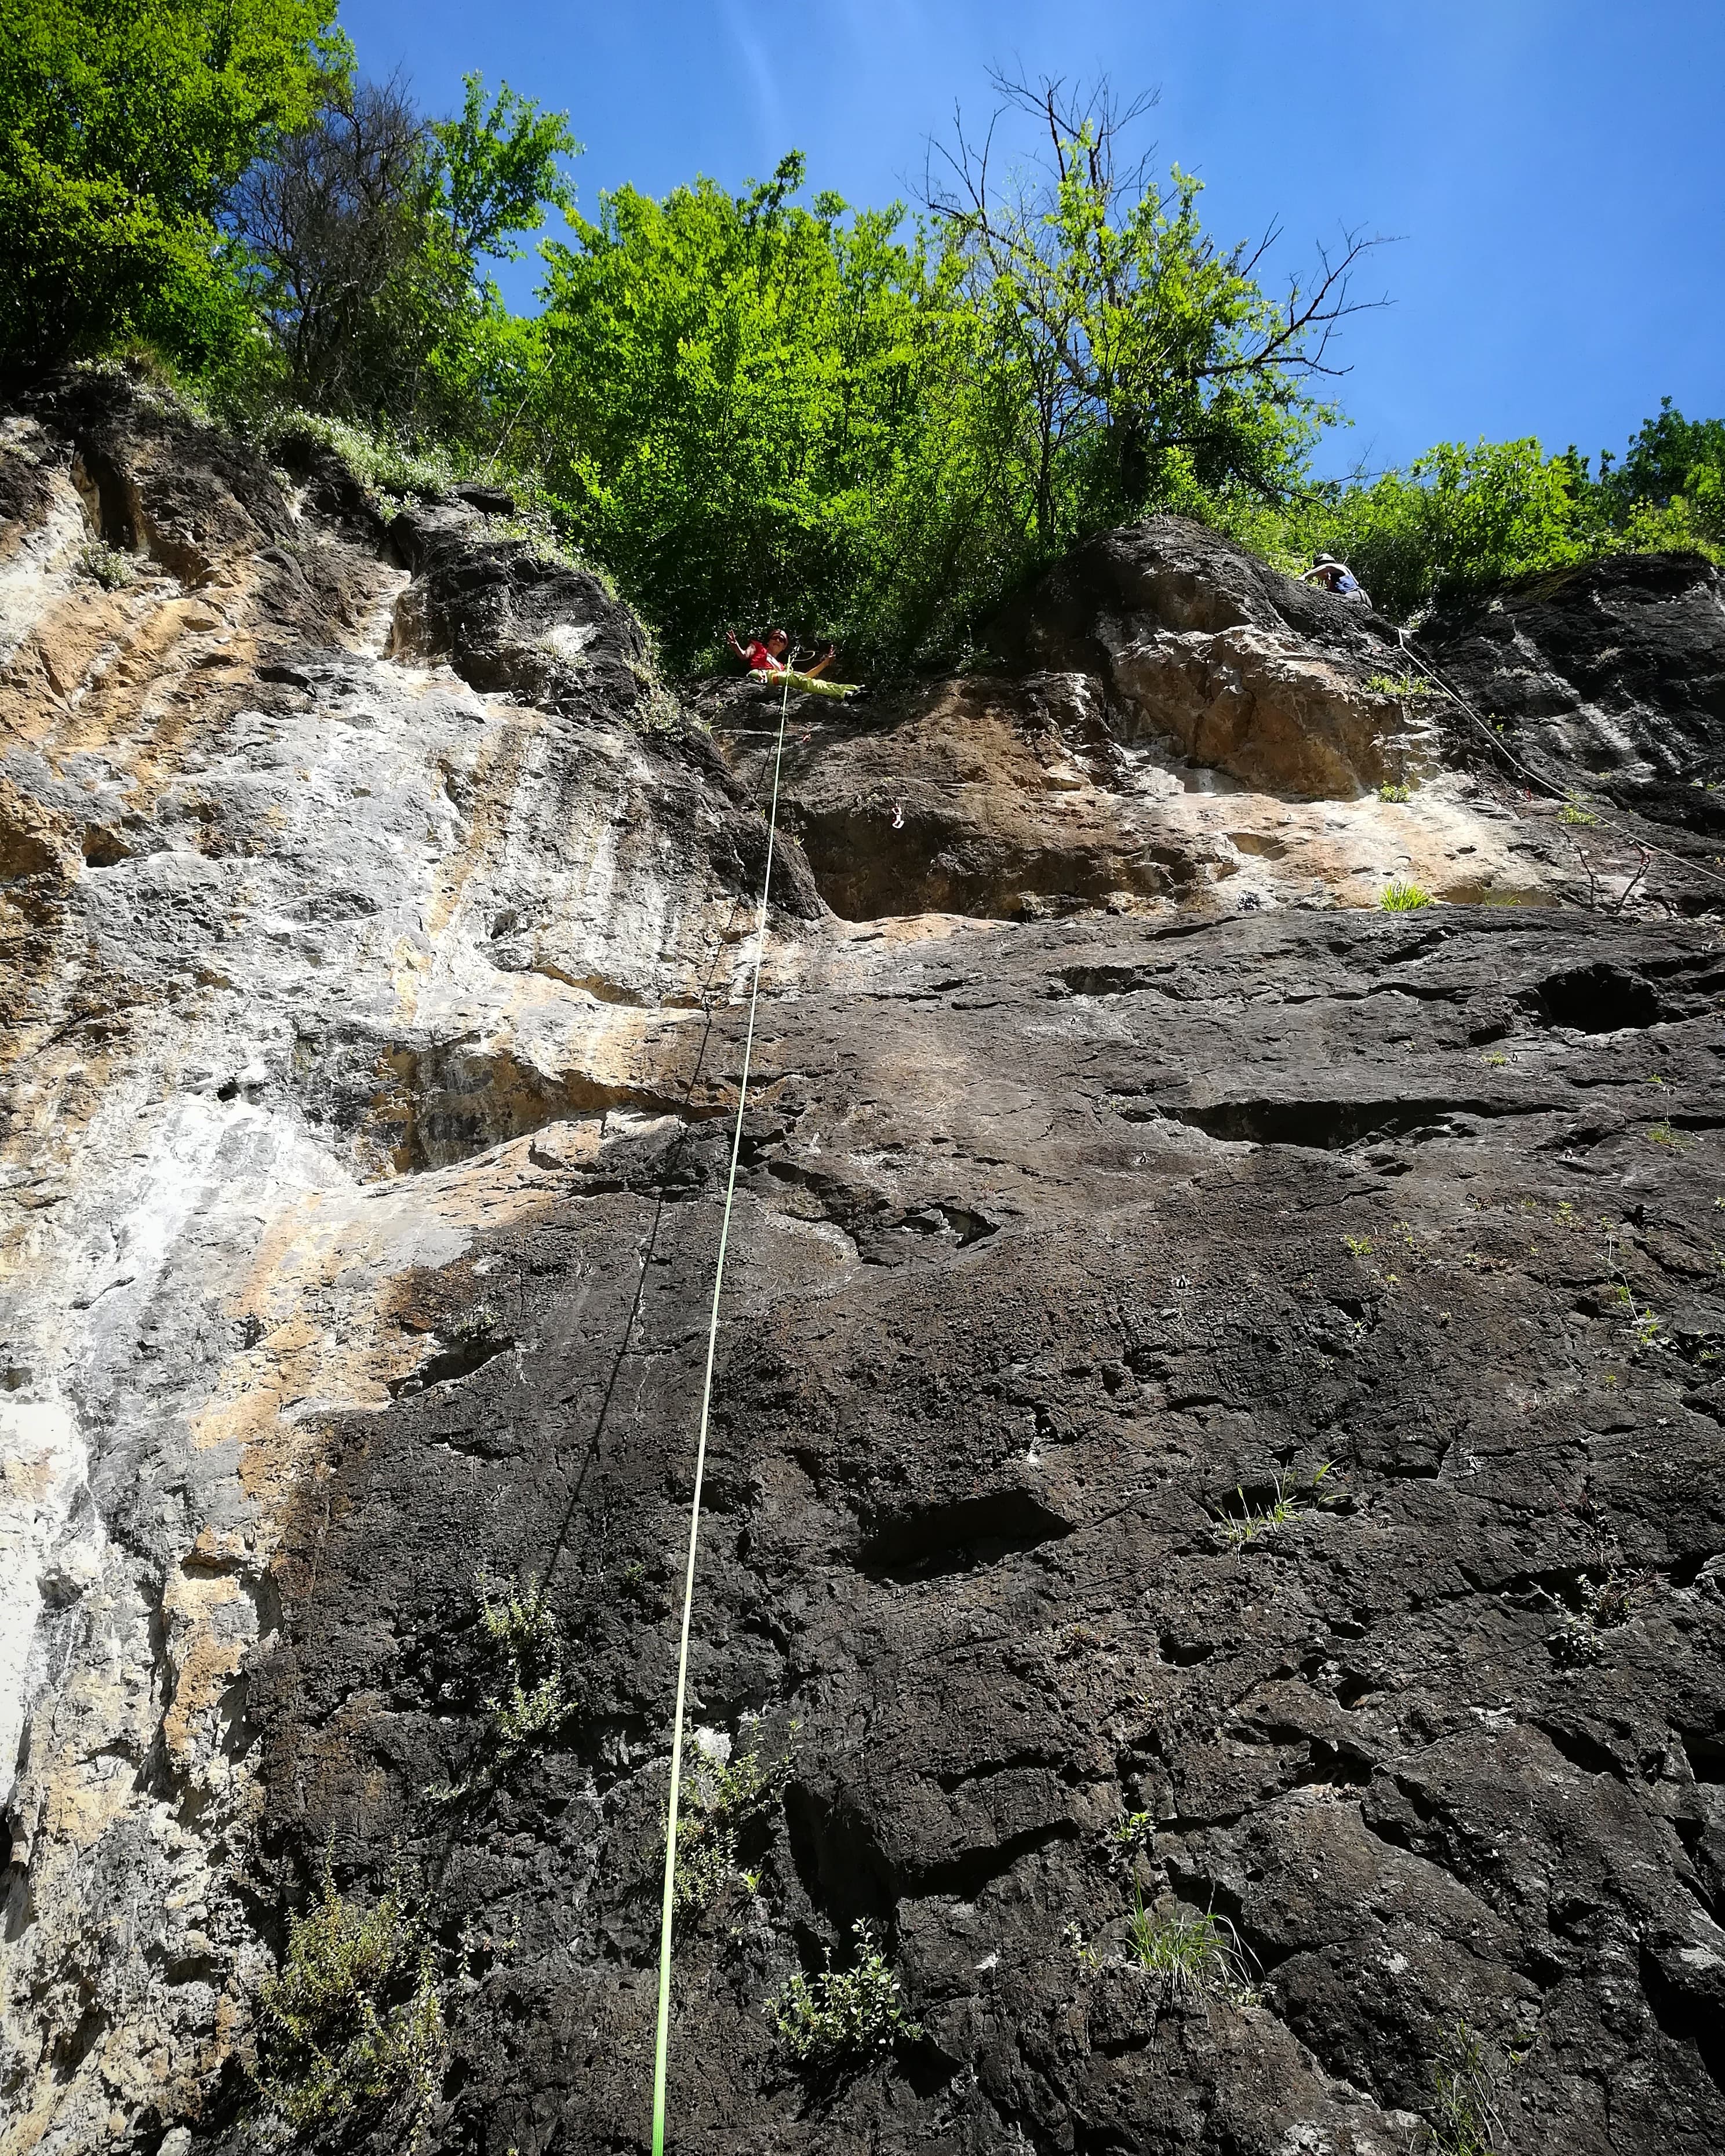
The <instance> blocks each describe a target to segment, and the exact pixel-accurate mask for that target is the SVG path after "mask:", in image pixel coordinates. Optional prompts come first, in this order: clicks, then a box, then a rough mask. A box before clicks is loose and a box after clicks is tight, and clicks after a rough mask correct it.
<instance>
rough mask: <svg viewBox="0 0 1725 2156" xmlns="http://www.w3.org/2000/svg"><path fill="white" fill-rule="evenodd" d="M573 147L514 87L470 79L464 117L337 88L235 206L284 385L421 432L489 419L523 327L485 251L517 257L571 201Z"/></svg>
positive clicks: (293, 396)
mask: <svg viewBox="0 0 1725 2156" xmlns="http://www.w3.org/2000/svg"><path fill="white" fill-rule="evenodd" d="M578 147H579V145H578V143H577V142H576V141H575V139H574V137H573V136H572V135H571V134H570V132H569V131H568V127H567V123H566V119H565V116H564V115H560V114H542V113H541V112H540V110H539V109H538V107H537V105H536V104H535V103H534V101H533V100H531V98H523V97H520V96H517V95H516V93H515V92H514V91H513V90H511V89H510V87H509V85H507V84H505V85H503V87H502V88H501V90H500V91H499V93H498V95H496V97H495V99H493V100H491V101H490V103H489V104H488V103H487V101H486V98H485V90H484V87H483V85H482V84H481V81H480V78H479V76H477V75H469V76H468V77H467V78H466V83H465V102H464V104H463V107H462V110H461V112H460V114H459V116H458V117H456V118H454V119H453V120H445V121H433V122H430V123H428V122H426V121H424V120H423V119H422V118H421V117H420V115H418V112H417V111H416V110H414V108H413V105H412V103H411V102H410V100H408V97H407V95H406V94H405V93H404V92H403V90H401V89H400V88H399V87H398V85H395V84H393V83H391V84H383V85H378V84H374V83H355V82H353V81H352V80H346V79H343V80H339V81H336V82H335V83H333V84H331V86H330V88H329V90H328V92H327V94H326V96H325V97H324V99H323V100H322V103H321V105H320V107H319V110H318V111H317V113H316V115H315V117H314V118H313V120H312V121H311V125H310V126H306V127H304V128H302V129H300V130H299V131H296V132H295V133H293V134H291V135H290V136H286V137H285V139H284V140H283V141H281V142H280V144H279V145H278V146H277V148H276V150H275V153H274V154H273V155H272V156H271V157H269V158H267V159H265V160H264V161H263V162H261V163H259V165H257V166H256V167H254V169H253V170H252V172H250V173H249V175H248V176H247V178H246V181H245V183H244V186H243V187H241V188H240V189H239V191H238V193H236V195H235V197H234V205H233V224H234V230H235V233H236V234H237V236H238V239H239V241H240V242H241V243H242V244H243V247H244V258H245V262H246V265H247V276H248V280H249V287H250V290H251V293H252V297H253V300H254V304H255V305H256V306H257V308H258V310H259V313H260V314H261V316H262V318H263V320H264V323H265V324H266V325H267V326H268V330H269V332H270V341H271V345H272V347H273V351H274V354H275V367H276V369H277V371H278V372H279V374H280V388H281V392H282V393H283V394H284V395H285V397H286V398H288V399H290V400H291V401H292V402H294V403H300V404H303V405H305V406H308V407H310V408H312V409H314V410H317V411H321V412H326V413H335V414H337V415H339V416H341V417H344V418H369V419H371V420H372V422H373V423H376V422H377V421H379V420H388V421H389V422H391V423H394V424H396V425H406V426H410V427H413V428H414V429H418V430H420V431H422V432H429V433H433V434H445V435H447V434H457V435H459V434H471V433H472V432H474V431H475V429H476V428H481V427H483V426H485V425H489V423H490V416H489V415H490V411H491V409H492V408H493V407H494V405H495V392H496V389H497V387H498V385H497V384H495V382H493V380H492V375H493V373H494V372H495V364H496V361H497V358H498V357H499V355H500V354H507V353H509V352H511V351H513V350H514V348H516V346H519V345H520V344H521V341H522V331H523V330H524V328H525V326H521V325H515V324H513V323H512V322H511V318H510V317H509V316H507V315H506V313H505V311H504V310H503V307H502V303H501V300H500V299H499V297H498V295H497V291H496V288H495V285H494V284H492V283H491V282H490V280H489V279H488V278H486V277H485V276H484V275H482V274H481V270H480V262H481V259H482V258H485V257H490V258H492V259H513V258H515V257H516V256H518V255H519V254H520V253H521V249H520V248H519V247H518V246H517V245H516V235H517V234H521V233H523V232H531V231H534V230H536V229H537V228H539V226H540V225H541V224H542V223H543V221H544V216H545V212H546V210H547V208H567V207H568V206H569V205H570V204H571V203H572V201H573V196H572V193H571V192H570V190H569V187H568V184H567V181H566V180H565V179H564V178H563V177H562V171H561V168H560V165H559V162H558V161H559V160H560V159H561V158H562V157H567V156H569V155H572V154H573V153H574V152H575V151H577V150H578ZM268 371H269V370H268V369H267V368H260V369H259V372H260V373H261V374H263V375H264V376H266V377H267V374H268Z"/></svg>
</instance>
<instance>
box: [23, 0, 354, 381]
mask: <svg viewBox="0 0 1725 2156" xmlns="http://www.w3.org/2000/svg"><path fill="white" fill-rule="evenodd" d="M333 16H334V5H333V0H0V372H3V373H4V375H5V376H7V377H10V378H13V379H16V378H17V377H19V376H21V375H24V374H28V373H30V372H36V371H39V370H41V369H43V368H45V367H50V366H52V365H54V364H55V363H57V362H59V360H61V359H62V358H64V357H65V356H66V355H67V354H68V353H70V352H85V351H91V350H95V349H99V348H100V347H102V346H105V345H106V344H108V343H110V341H113V340H114V339H116V337H119V336H124V335H126V334H127V333H132V332H137V333H142V334H145V335H150V336H157V338H159V339H160V340H161V341H164V342H165V343H167V345H168V346H170V347H171V348H172V349H174V350H175V351H176V352H177V353H178V354H179V355H180V356H182V357H188V358H190V359H192V360H193V362H200V361H203V360H204V359H207V358H208V357H210V356H211V355H212V354H213V352H214V351H215V349H216V348H217V347H218V346H220V345H221V344H223V342H225V341H230V340H232V339H233V338H234V337H235V336H242V335H243V334H244V322H245V317H244V306H243V302H242V300H241V298H240V295H239V288H238V285H237V283H236V280H235V278H234V270H233V266H232V264H231V260H230V258H229V251H228V249H226V248H225V247H224V245H223V240H222V237H221V235H220V234H219V232H218V229H217V226H216V223H215V218H216V215H217V213H218V210H219V208H220V207H221V205H222V203H223V200H224V199H225V198H226V195H227V193H228V190H229V189H230V188H231V187H233V186H234V183H235V182H236V181H238V179H239V177H240V175H241V173H242V172H244V170H245V168H246V167H247V166H248V165H249V163H250V162H252V160H253V159H254V157H257V156H258V155H259V152H260V151H263V150H264V148H266V147H267V146H269V144H270V141H272V140H273V139H274V137H275V136H276V135H277V134H278V133H279V132H280V131H282V130H284V129H288V128H292V127H295V126H300V124H302V123H303V122H304V121H305V119H306V118H307V116H308V115H310V113H311V110H312V108H313V106H314V105H315V103H316V98H317V96H318V94H319V91H320V89H321V85H322V82H323V80H325V78H326V76H327V75H328V74H331V72H335V73H339V72H340V71H341V69H342V68H343V67H344V66H345V64H346V58H347V47H346V43H345V40H343V39H341V38H340V37H339V35H338V34H337V33H334V32H333V31H332V29H331V22H332V19H333Z"/></svg>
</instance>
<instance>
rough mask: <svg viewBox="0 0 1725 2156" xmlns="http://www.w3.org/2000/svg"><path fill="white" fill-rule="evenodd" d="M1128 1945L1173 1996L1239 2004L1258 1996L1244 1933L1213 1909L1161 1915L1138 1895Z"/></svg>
mask: <svg viewBox="0 0 1725 2156" xmlns="http://www.w3.org/2000/svg"><path fill="white" fill-rule="evenodd" d="M1127 1952H1128V1955H1129V1958H1130V1961H1131V1963H1132V1966H1134V1967H1136V1968H1138V1969H1142V1970H1143V1971H1144V1973H1145V1974H1147V1975H1148V1976H1153V1977H1154V1978H1155V1979H1157V1981H1158V1983H1159V1984H1161V1986H1162V1988H1163V1991H1164V1993H1166V1994H1168V1996H1170V1997H1173V1998H1183V1999H1225V2000H1227V2001H1228V2002H1229V2004H1230V2005H1235V2006H1249V2005H1251V2004H1252V2003H1253V2001H1254V2000H1255V1999H1256V1997H1257V1994H1256V1992H1255V1990H1254V1989H1253V1987H1252V1984H1251V1979H1250V1974H1249V1972H1248V1970H1247V1967H1246V1959H1245V1948H1243V1947H1242V1946H1241V1945H1240V1934H1239V1933H1237V1932H1236V1931H1235V1928H1234V1927H1233V1925H1232V1924H1230V1922H1229V1921H1228V1919H1227V1918H1226V1917H1218V1916H1216V1915H1214V1913H1213V1912H1210V1911H1209V1910H1199V1909H1184V1908H1178V1907H1176V1908H1174V1909H1173V1910H1172V1911H1170V1912H1168V1913H1167V1914H1165V1915H1161V1916H1158V1915H1155V1914H1153V1912H1151V1911H1149V1910H1148V1909H1147V1908H1146V1907H1144V1904H1143V1901H1142V1897H1139V1898H1138V1900H1137V1906H1136V1907H1134V1909H1133V1911H1132V1923H1131V1928H1130V1929H1129V1930H1128V1932H1127Z"/></svg>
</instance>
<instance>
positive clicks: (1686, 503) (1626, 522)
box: [1599, 397, 1725, 547]
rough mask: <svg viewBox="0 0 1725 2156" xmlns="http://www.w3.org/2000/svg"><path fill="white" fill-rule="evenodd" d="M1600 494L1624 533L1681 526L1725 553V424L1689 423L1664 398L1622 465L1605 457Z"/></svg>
mask: <svg viewBox="0 0 1725 2156" xmlns="http://www.w3.org/2000/svg"><path fill="white" fill-rule="evenodd" d="M1599 488H1600V491H1601V493H1602V494H1604V496H1605V497H1606V499H1607V500H1608V502H1609V505H1610V507H1611V511H1612V513H1613V518H1614V521H1615V524H1616V525H1617V526H1619V527H1620V528H1622V529H1625V530H1629V531H1634V530H1635V528H1636V527H1637V524H1638V522H1641V521H1645V523H1646V524H1647V525H1648V526H1653V525H1657V524H1661V523H1663V524H1665V525H1666V526H1670V525H1671V524H1673V523H1681V524H1682V525H1685V526H1689V527H1691V528H1692V530H1693V531H1695V533H1696V534H1697V536H1699V537H1700V538H1701V540H1702V542H1704V543H1706V544H1708V545H1710V546H1712V547H1725V419H1686V418H1684V417H1683V415H1682V413H1681V412H1674V411H1673V410H1672V409H1671V398H1669V397H1662V398H1661V399H1660V403H1659V413H1658V416H1657V417H1656V418H1652V419H1648V420H1645V421H1644V422H1643V423H1642V426H1641V429H1640V433H1639V434H1636V436H1635V439H1634V440H1633V441H1632V442H1631V443H1630V446H1629V451H1628V454H1626V455H1625V458H1624V460H1623V462H1622V463H1621V464H1620V465H1619V464H1615V460H1614V459H1612V457H1611V456H1610V454H1609V452H1607V453H1606V454H1604V455H1602V456H1601V457H1600V459H1599Z"/></svg>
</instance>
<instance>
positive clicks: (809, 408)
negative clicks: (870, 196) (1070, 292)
mask: <svg viewBox="0 0 1725 2156" xmlns="http://www.w3.org/2000/svg"><path fill="white" fill-rule="evenodd" d="M802 179H803V159H802V158H801V157H800V156H798V155H794V154H793V155H792V156H790V157H787V158H785V159H784V160H783V162H782V163H781V164H780V166H779V167H778V171H777V172H776V173H775V174H774V176H773V179H772V180H771V181H770V182H766V183H765V184H763V185H762V186H759V187H754V188H752V190H750V191H749V192H748V193H746V194H743V195H741V196H735V197H733V196H732V195H730V194H727V193H726V192H725V191H724V190H723V189H722V188H721V187H717V186H716V185H715V184H714V183H713V182H711V181H710V180H701V181H700V182H697V183H696V185H695V186H693V187H680V188H677V189H676V190H675V192H674V193H671V194H670V195H669V196H668V197H667V198H665V201H663V202H662V203H660V202H655V201H653V200H651V199H650V198H649V197H647V196H644V195H642V194H639V193H637V192H636V191H635V190H634V188H631V187H623V188H619V189H618V190H617V191H616V192H615V193H610V194H607V195H605V196H604V197H603V198H602V200H601V206H600V213H599V217H598V220H597V221H596V222H589V221H588V220H586V219H584V218H575V219H573V220H572V223H573V227H574V239H573V242H572V244H568V245H563V244H548V245H547V247H546V249H544V252H545V254H546V257H547V266H548V276H547V291H546V297H547V309H546V313H545V316H544V320H543V323H542V336H543V338H544V354H545V358H544V367H545V373H544V380H543V382H542V388H541V389H540V391H539V393H538V394H537V395H536V399H535V404H534V410H533V413H532V415H531V427H532V429H533V430H534V438H535V439H536V442H537V444H538V447H539V453H540V454H541V456H542V459H543V461H544V463H545V465H546V469H547V475H548V477H549V480H550V481H551V484H552V486H553V487H554V488H555V489H556V490H557V492H558V494H559V495H561V497H562V500H564V502H565V503H566V504H567V509H568V513H569V515H570V516H571V518H572V521H573V523H574V525H575V527H576V530H577V532H578V536H579V537H580V538H581V540H582V541H583V543H584V544H585V545H587V546H588V547H590V548H591V549H592V550H593V552H596V553H597V554H598V555H599V556H600V557H602V558H603V559H604V560H605V561H607V562H609V563H610V564H611V566H612V567H614V569H615V571H616V572H617V574H618V575H619V577H620V578H621V579H622V581H623V583H624V585H625V587H626V588H628V589H629V592H630V593H631V594H632V595H633V596H634V597H635V598H637V600H638V601H639V603H642V604H643V605H644V607H645V608H646V609H647V610H648V611H649V613H650V614H651V615H652V616H653V617H654V618H655V619H656V620H657V621H658V622H659V623H660V625H661V626H662V627H663V629H665V633H666V635H667V638H668V641H669V644H670V649H671V651H672V653H673V655H674V656H675V657H676V658H677V659H679V660H682V661H685V662H687V661H689V660H693V659H694V658H695V657H696V654H699V653H700V652H701V651H702V650H703V649H713V648H715V647H716V644H717V642H718V639H719V634H720V632H721V629H722V628H723V627H724V626H725V624H726V623H736V622H740V621H752V622H755V623H762V622H764V620H765V619H766V618H767V617H768V616H769V615H776V614H780V613H783V614H785V615H787V616H788V617H789V618H790V619H791V623H792V626H793V628H796V629H802V630H803V631H806V632H809V633H813V632H814V631H816V630H821V631H824V632H827V633H835V634H850V635H851V636H852V637H853V639H855V640H856V641H858V642H859V643H860V644H861V645H862V646H863V647H864V648H865V649H875V650H878V649H880V621H881V616H882V614H883V612H886V611H890V609H891V605H892V603H893V602H892V600H891V597H890V596H889V595H883V589H882V588H883V586H888V587H890V586H891V584H892V583H893V582H894V579H895V576H896V565H895V564H894V563H893V562H891V561H890V560H889V559H888V556H889V554H890V552H891V545H890V542H891V534H892V532H893V531H894V529H895V526H896V522H897V521H898V519H897V512H898V510H899V507H900V506H901V500H902V497H903V495H904V494H905V492H906V489H907V488H908V487H911V486H913V485H915V484H916V475H917V474H918V473H919V472H920V471H921V470H922V460H923V459H924V458H925V455H926V437H927V426H928V408H929V403H930V400H931V397H932V393H933V390H934V388H935V385H936V382H937V377H940V376H941V375H942V373H943V372H944V370H945V368H946V367H947V352H946V345H947V340H948V338H949V337H950V336H951V335H952V331H953V327H954V322H953V295H952V276H951V275H950V274H949V272H948V271H947V268H946V267H945V266H944V265H943V264H942V262H941V261H940V260H938V259H930V256H929V254H928V253H927V249H925V248H924V247H923V246H922V244H921V243H920V241H918V240H915V239H913V240H911V242H908V243H907V242H906V241H905V240H903V239H901V238H900V237H899V234H900V228H901V223H902V213H901V209H900V208H899V207H898V206H897V205H894V206H893V207H892V208H889V209H887V210H885V211H880V212H867V213H860V214H858V215H856V216H855V217H852V218H850V219H849V220H848V221H847V220H846V214H845V203H843V202H842V201H841V200H840V199H839V198H838V197H837V196H836V195H832V194H822V195H819V196H817V197H816V198H815V201H814V206H813V208H809V209H805V208H798V207H796V206H794V205H793V203H792V201H791V197H792V196H793V194H794V193H795V192H796V190H797V188H798V187H799V185H800V184H801V182H802Z"/></svg>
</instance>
